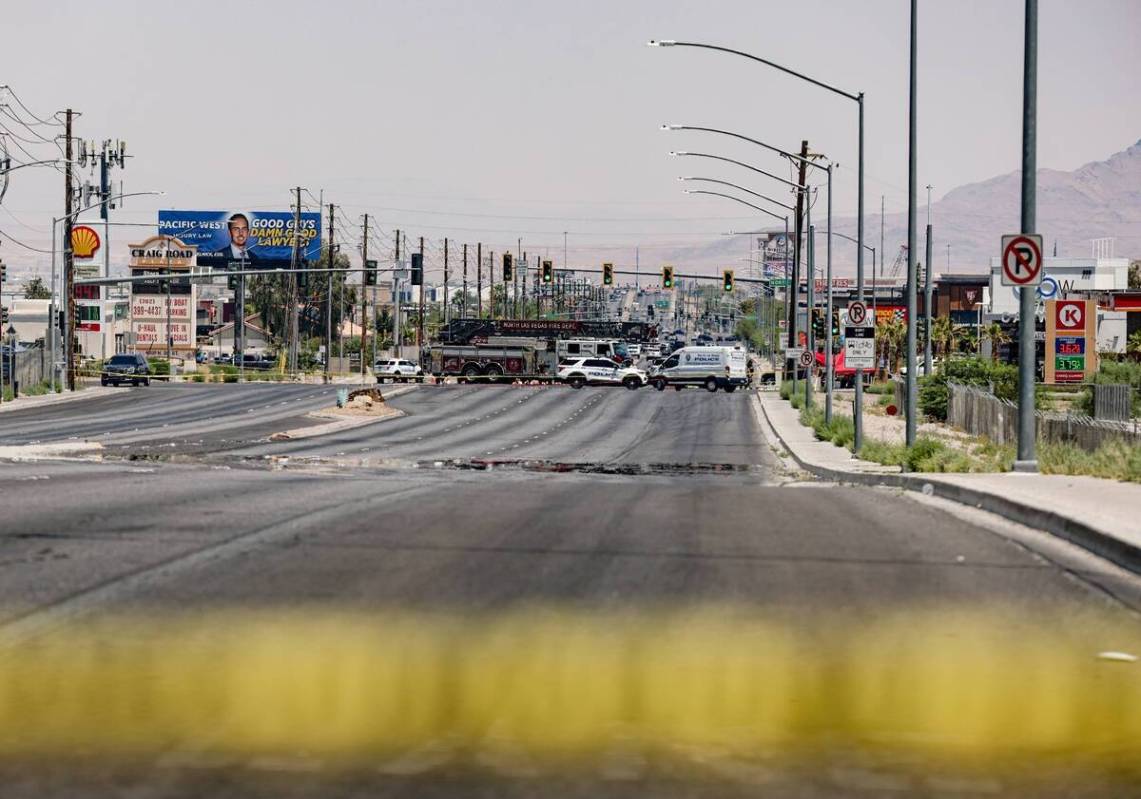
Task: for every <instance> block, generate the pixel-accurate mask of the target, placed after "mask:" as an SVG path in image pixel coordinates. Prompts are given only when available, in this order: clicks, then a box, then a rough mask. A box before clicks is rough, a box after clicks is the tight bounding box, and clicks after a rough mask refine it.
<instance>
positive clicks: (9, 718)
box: [0, 607, 1141, 770]
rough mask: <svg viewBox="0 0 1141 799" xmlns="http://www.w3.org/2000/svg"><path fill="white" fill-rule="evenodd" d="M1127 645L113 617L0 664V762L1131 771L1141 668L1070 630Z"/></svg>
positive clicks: (499, 622)
mask: <svg viewBox="0 0 1141 799" xmlns="http://www.w3.org/2000/svg"><path fill="white" fill-rule="evenodd" d="M1138 638H1139V636H1138V631H1137V630H1136V629H1131V628H1128V627H1122V628H1120V629H1117V630H1113V631H1109V630H1103V631H1099V632H1097V633H1095V632H1093V631H1091V630H1089V629H1084V630H1083V629H1078V630H1074V631H1070V632H1064V631H1062V630H1061V629H1059V628H1058V627H1051V628H1049V629H1042V628H1037V629H1035V628H1032V627H1030V626H1029V625H1027V624H1026V622H1025V620H1023V621H1022V622H1021V623H1019V622H1018V621H1017V620H1014V619H1010V618H1006V619H1002V618H995V617H993V616H989V615H974V616H962V615H948V614H934V613H928V614H924V613H915V614H904V615H900V616H898V617H894V618H888V619H883V620H879V621H875V622H871V623H850V622H845V621H844V620H832V621H831V622H830V623H822V622H820V620H811V619H808V618H806V619H805V620H804V622H803V623H802V624H794V623H791V622H775V621H768V620H766V619H765V618H763V617H761V616H759V615H757V613H756V612H755V611H742V610H740V609H734V608H721V607H718V608H705V609H702V610H699V611H689V612H659V613H644V614H629V615H619V616H614V615H607V614H603V613H592V612H559V611H554V610H526V611H512V612H507V613H504V614H502V615H496V616H479V615H460V616H450V615H435V614H430V613H424V614H418V613H384V614H379V615H375V616H370V615H363V614H332V613H330V614H321V613H304V614H281V615H274V614H268V613H266V614H249V613H223V612H217V613H211V614H208V615H206V616H204V617H201V618H196V619H193V620H188V619H176V620H174V621H170V620H165V621H164V620H162V619H158V618H154V617H134V618H119V619H117V620H114V621H105V622H101V623H96V624H86V625H83V626H75V627H72V628H69V629H66V630H62V631H60V632H58V633H57V634H53V635H52V636H51V637H49V638H45V639H41V640H38V641H37V642H35V643H33V644H25V645H22V646H21V647H20V648H18V649H17V650H15V651H8V652H6V653H5V654H4V655H3V657H2V658H0V755H8V756H13V755H24V754H43V753H52V754H68V753H75V752H79V751H83V752H88V753H90V752H108V753H137V752H147V751H160V750H166V749H168V748H170V747H179V746H192V747H195V748H196V749H205V750H210V751H221V752H236V753H266V752H281V751H288V752H297V751H304V752H307V753H311V754H325V755H339V756H344V757H350V758H351V757H359V756H372V755H375V754H378V753H390V752H399V751H407V750H409V749H412V748H416V747H419V746H425V745H430V744H433V743H437V744H438V742H440V741H448V742H450V745H451V746H454V747H456V748H459V749H461V750H462V749H464V748H468V749H477V748H480V749H485V748H487V747H489V746H492V747H494V746H504V747H515V748H521V749H522V750H523V751H526V752H528V753H530V754H532V755H535V756H548V757H563V756H572V757H573V756H582V755H590V754H592V753H597V752H599V751H602V750H605V749H606V748H608V747H612V746H614V745H618V744H620V745H622V746H643V747H647V748H653V749H659V748H660V749H662V750H669V749H670V748H676V747H686V748H692V747H700V748H707V749H712V750H716V751H720V752H740V753H747V752H757V751H766V752H774V751H778V752H789V753H795V752H812V751H818V750H821V749H823V748H829V747H837V746H839V747H861V748H868V747H871V748H888V749H892V750H897V749H898V750H916V751H918V752H919V753H921V754H923V755H925V756H937V757H947V758H953V759H955V761H956V762H963V760H964V759H968V760H969V759H971V758H974V759H978V760H980V761H981V762H986V763H992V764H993V763H995V762H999V761H1001V760H1002V759H1003V758H1006V757H1009V756H1011V755H1018V754H1028V753H1029V754H1038V755H1049V756H1053V755H1059V754H1061V755H1082V756H1088V757H1093V758H1095V759H1097V760H1098V761H1099V762H1106V763H1111V764H1117V765H1121V766H1123V767H1126V768H1130V769H1135V770H1136V769H1137V768H1138V765H1137V764H1138V763H1141V663H1138V662H1136V661H1130V660H1128V658H1127V657H1126V658H1119V657H1114V658H1099V657H1098V651H1099V650H1098V648H1097V647H1095V646H1093V645H1090V644H1087V643H1086V642H1087V641H1090V640H1095V641H1097V642H1100V643H1103V644H1104V646H1102V647H1101V649H1113V650H1120V652H1121V653H1125V654H1126V655H1128V653H1130V652H1132V653H1134V654H1136V652H1137V649H1136V646H1137V642H1138ZM1114 654H1115V655H1117V654H1119V653H1118V652H1114Z"/></svg>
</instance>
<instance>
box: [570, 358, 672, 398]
mask: <svg viewBox="0 0 1141 799" xmlns="http://www.w3.org/2000/svg"><path fill="white" fill-rule="evenodd" d="M558 378H559V380H561V381H562V382H564V383H569V384H570V386H571V387H572V388H582V387H583V386H585V385H586V384H587V383H590V384H591V385H599V386H618V385H621V386H625V387H626V388H628V389H630V390H631V391H633V390H634V389H638V388H641V387H642V386H644V385H646V381H647V380H648V379H649V375H647V374H646V373H645V372H643V371H642V370H641V369H633V368H630V367H625V366H619V365H618V364H616V363H615V362H614V361H611V360H609V359H608V358H575V359H573V360H570V361H564V362H563V363H562V364H560V365H559V371H558Z"/></svg>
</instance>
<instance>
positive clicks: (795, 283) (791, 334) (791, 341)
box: [661, 123, 832, 383]
mask: <svg viewBox="0 0 1141 799" xmlns="http://www.w3.org/2000/svg"><path fill="white" fill-rule="evenodd" d="M661 130H695V131H701V132H704V133H719V134H721V135H723V136H731V137H732V138H734V139H740V140H742V141H747V142H750V143H751V144H755V145H757V146H758V147H763V148H765V149H766V150H770V151H771V152H774V153H777V154H779V155H781V156H783V157H785V158H788V159H790V160H793V161H797V162H799V163H801V164H804V165H805V166H812V167H815V168H816V169H820V170H823V171H824V172H826V173H827V174H828V176H829V188H831V175H832V167H831V165H829V166H827V167H824V166H822V165H820V164H818V163H816V162H815V161H813V160H811V159H808V158H803V157H801V156H799V155H796V154H795V153H790V152H789V151H788V150H785V149H782V148H780V147H776V146H774V145H771V144H768V143H766V142H763V141H760V140H758V139H754V138H751V137H749V136H745V135H742V134H740V133H734V132H732V131H729V130H722V129H720V128H709V127H704V126H699V125H680V124H676V123H667V124H664V125H662V126H661ZM798 188H799V187H798ZM829 198H831V191H829ZM829 205H831V202H829ZM799 223H800V220H799V219H798V220H797V224H799ZM828 227H829V229H831V227H832V225H831V215H830V214H829V225H828ZM797 244H798V245H799V241H798V242H797ZM799 257H800V248H799V246H798V247H797V259H798V261H799ZM799 282H800V279H799V274H798V272H797V266H796V264H795V263H794V265H793V270H792V279H791V288H792V289H793V291H792V292H790V293H791V294H792V296H793V297H795V296H796V292H797V291H798V290H799ZM807 285H808V299H809V301H810V302H809V304H810V305H811V300H812V288H813V287H812V283H811V282H809V283H808V284H807ZM829 288H831V282H829ZM788 328H789V330H788V345H789V346H790V347H795V346H796V343H797V331H796V303H795V302H790V303H789V325H788ZM808 332H809V333H810V332H811V331H808ZM795 380H796V367H795V366H794V367H793V382H794V383H795Z"/></svg>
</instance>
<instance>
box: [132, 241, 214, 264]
mask: <svg viewBox="0 0 1141 799" xmlns="http://www.w3.org/2000/svg"><path fill="white" fill-rule="evenodd" d="M128 246H129V247H130V248H131V257H130V260H129V261H128V262H127V265H128V266H130V267H131V269H154V270H163V269H170V270H172V271H179V272H184V271H188V270H190V269H191V268H192V267H194V266H195V264H196V258H197V255H198V252H197V250H198V248H197V247H196V246H194V245H193V244H187V243H186V242H184V241H182V240H181V239H177V238H175V237H174V236H164V235H158V236H151V237H150V238H149V239H147V240H145V241H143V242H140V243H139V244H130V245H128Z"/></svg>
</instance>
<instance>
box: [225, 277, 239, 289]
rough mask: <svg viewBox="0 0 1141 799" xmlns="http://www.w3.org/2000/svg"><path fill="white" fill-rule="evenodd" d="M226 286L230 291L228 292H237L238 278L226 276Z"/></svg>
mask: <svg viewBox="0 0 1141 799" xmlns="http://www.w3.org/2000/svg"><path fill="white" fill-rule="evenodd" d="M226 286H227V287H228V288H229V289H230V291H237V290H238V276H237V275H226Z"/></svg>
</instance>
